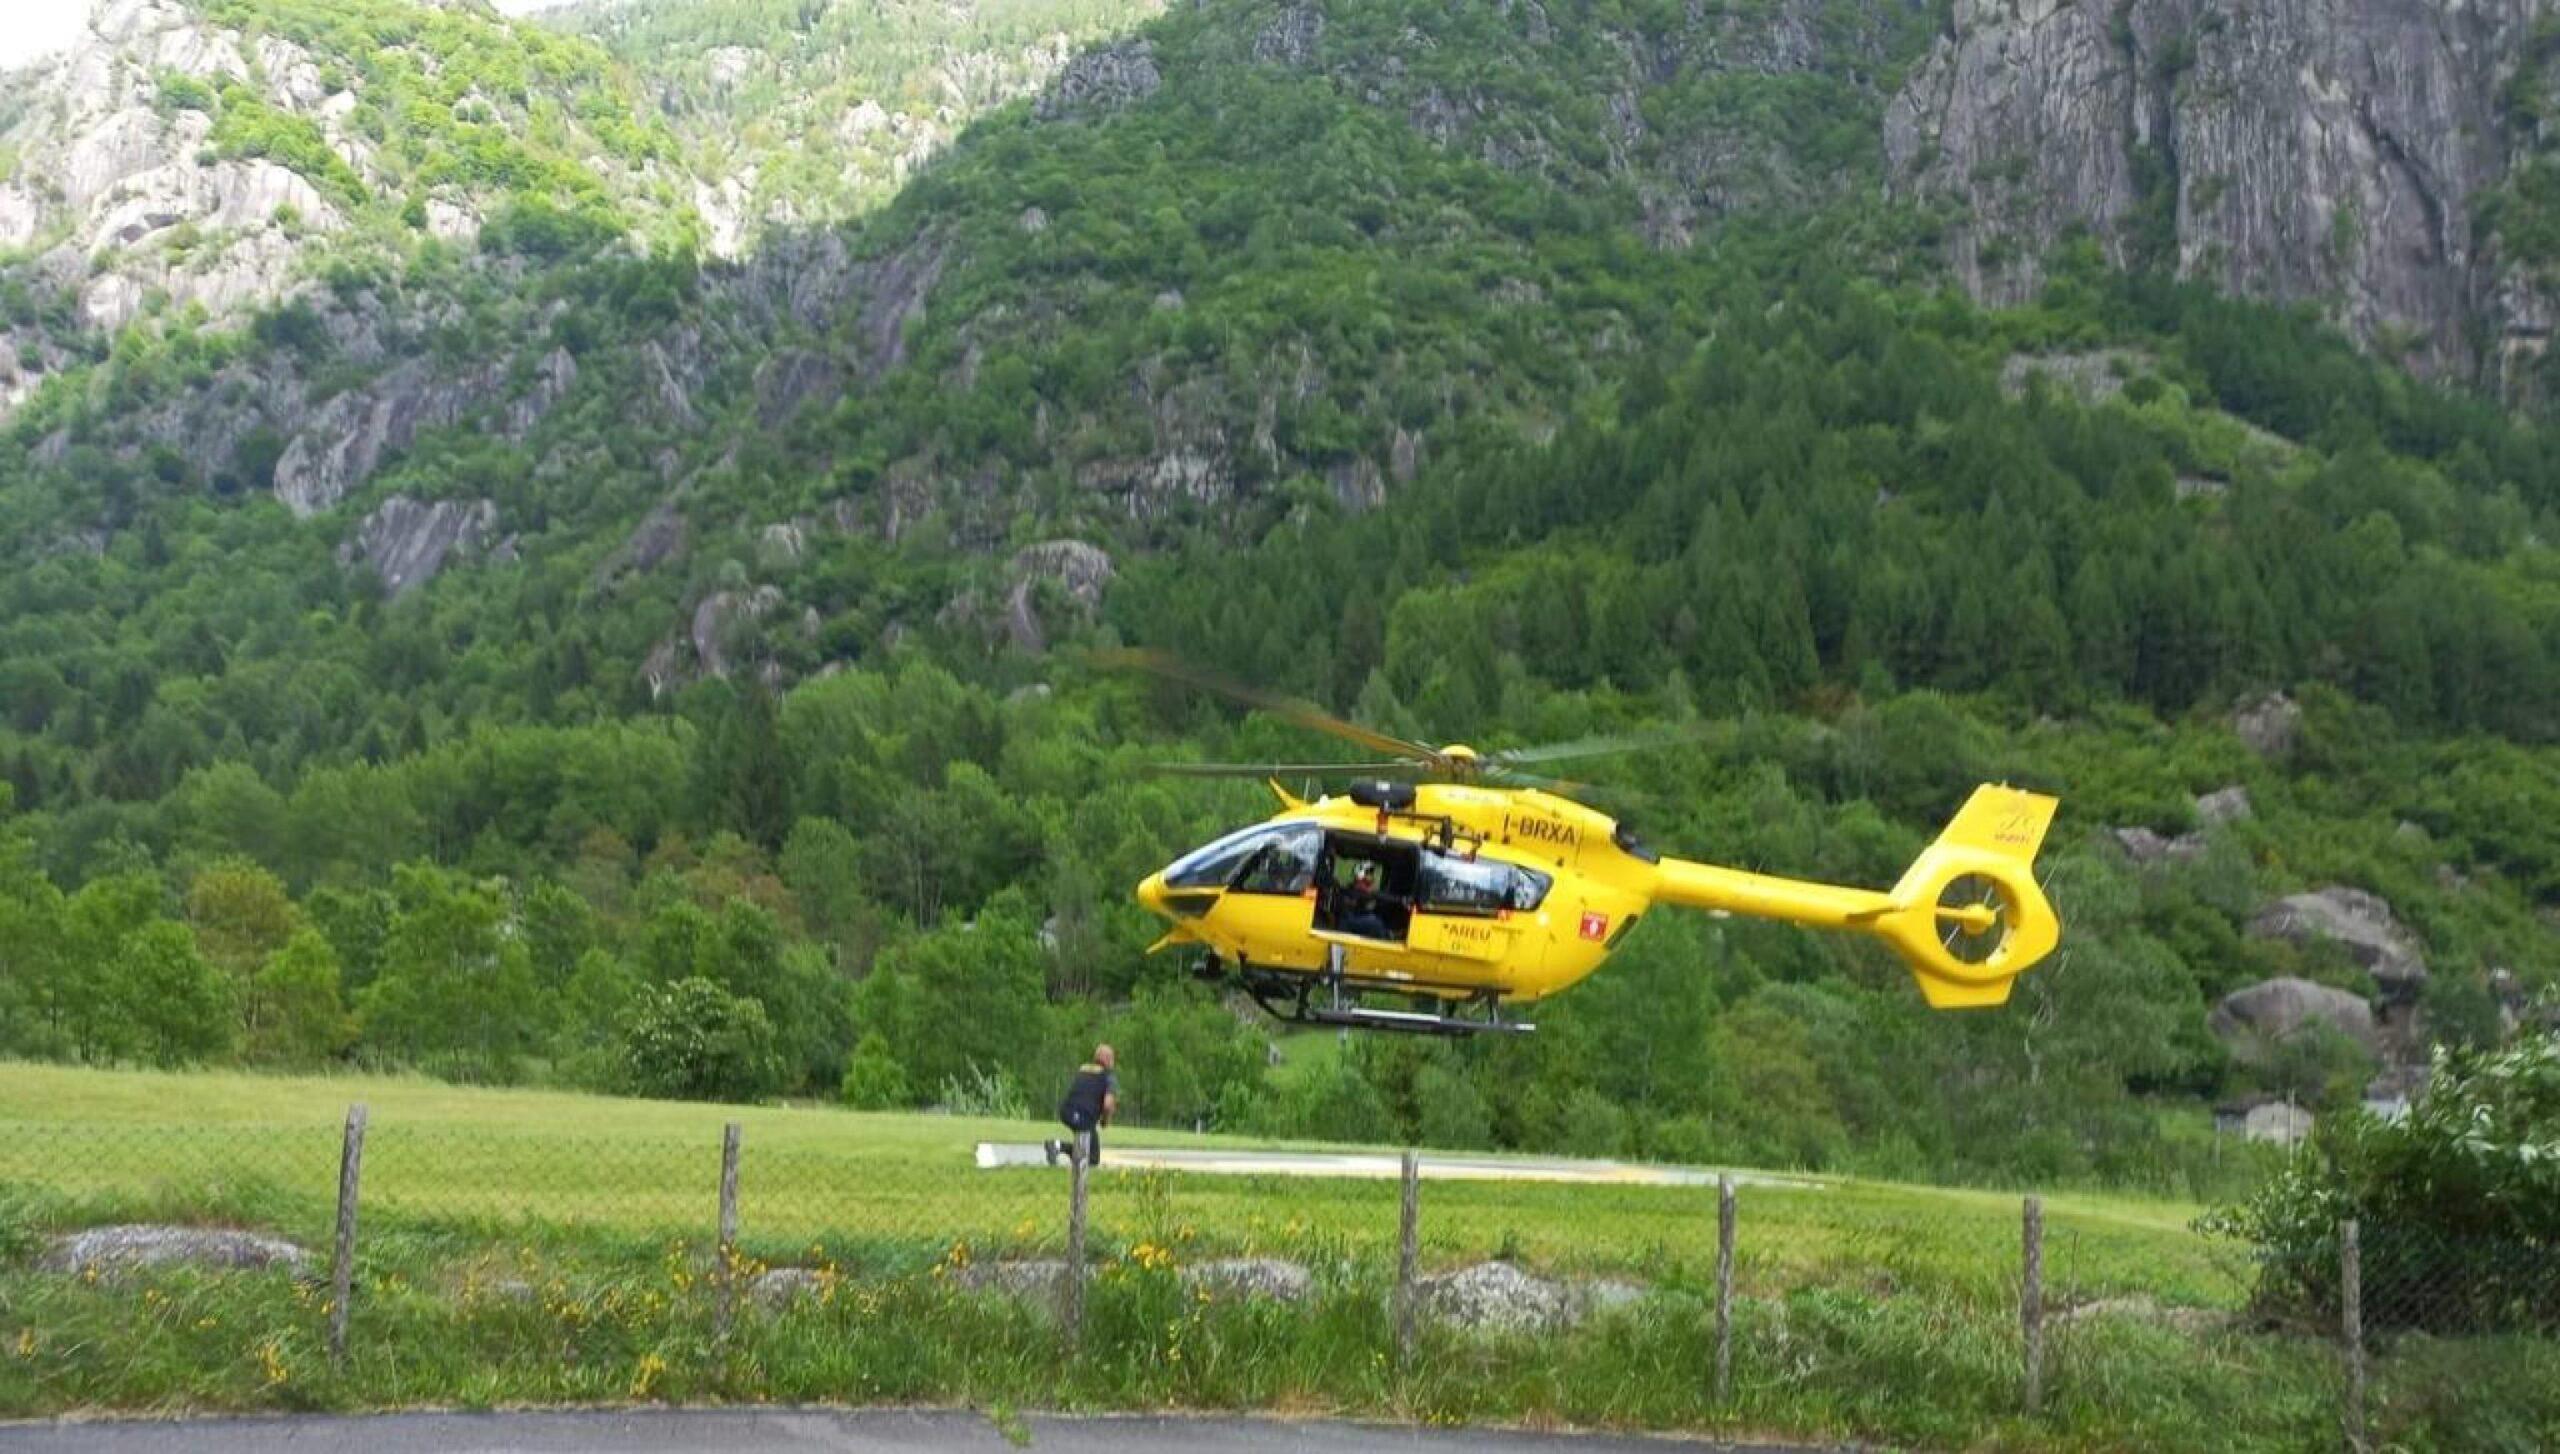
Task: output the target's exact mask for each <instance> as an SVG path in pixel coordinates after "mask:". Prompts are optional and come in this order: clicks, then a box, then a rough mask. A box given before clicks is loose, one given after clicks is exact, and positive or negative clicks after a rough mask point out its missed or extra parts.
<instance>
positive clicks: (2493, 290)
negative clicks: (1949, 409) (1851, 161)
mask: <svg viewBox="0 0 2560 1454" xmlns="http://www.w3.org/2000/svg"><path fill="white" fill-rule="evenodd" d="M2553 13H2554V7H2553V5H2552V4H2551V3H2550V0H2445V3H2424V0H2252V3H2250V4H2245V5H2233V4H2226V3H2221V0H1956V4H1955V8H1954V12H1953V15H1954V24H1953V28H1952V31H1951V33H1950V34H1948V35H1946V36H1944V37H1942V38H1941V39H1940V40H1939V41H1938V43H1937V45H1936V47H1935V48H1934V49H1933V50H1932V51H1931V52H1930V54H1929V55H1928V57H1927V58H1926V59H1925V60H1924V61H1923V62H1922V63H1921V64H1920V65H1919V66H1918V67H1917V68H1915V70H1914V71H1913V73H1912V74H1911V76H1910V77H1909V79H1908V81H1907V82H1906V84H1905V86H1904V88H1903V90H1902V92H1901V93H1900V95H1899V96H1897V97H1896V99H1895V101H1894V103H1893V106H1892V108H1891V111H1890V113H1889V115H1888V118H1887V122H1886V128H1885V150H1886V154H1887V158H1888V161H1889V163H1890V167H1891V172H1892V179H1893V181H1892V185H1893V187H1894V189H1895V191H1896V192H1898V193H1899V194H1901V195H1903V196H1906V197H1916V198H1923V199H1939V200H1943V201H1945V202H1947V203H1949V204H1951V207H1952V212H1953V222H1954V225H1953V229H1952V233H1951V244H1952V246H1951V260H1952V262H1953V264H1954V266H1955V268H1956V271H1957V272H1958V274H1959V275H1960V276H1961V277H1962V279H1963V280H1964V282H1965V284H1966V286H1967V287H1969V288H1971V289H1972V290H1973V292H1974V293H1975V294H1976V295H1977V296H1980V297H1983V298H1986V299H1989V300H1992V301H1995V302H2003V303H2006V302H2015V301H2018V300H2021V299H2024V298H2026V297H2029V296H2032V295H2033V294H2034V293H2035V291H2036V290H2037V288H2038V287H2039V286H2040V285H2041V283H2042V280H2043V274H2042V268H2043V261H2044V255H2045V253H2046V252H2047V251H2048V250H2049V249H2050V248H2051V247H2052V246H2053V245H2055V244H2056V243H2057V242H2059V241H2061V240H2062V239H2063V237H2064V236H2065V235H2066V234H2067V233H2069V232H2070V231H2072V230H2073V229H2076V228H2084V227H2085V228H2087V229H2088V230H2089V231H2090V232H2091V233H2093V234H2094V235H2095V237H2096V239H2097V241H2098V243H2099V245H2100V246H2101V247H2102V248H2103V249H2104V250H2105V252H2106V254H2107V256H2108V258H2109V259H2110V260H2111V261H2113V262H2116V263H2118V264H2124V265H2145V264H2148V265H2158V266H2165V267H2174V268H2175V269H2176V270H2177V271H2178V272H2179V273H2180V274H2182V275H2184V276H2188V277H2194V278H2201V279H2204V280H2207V281H2209V282H2212V283H2214V284H2216V285H2218V286H2220V287H2222V288H2224V289H2227V290H2229V291H2232V292H2235V293H2242V294H2249V295H2254V296H2259V297H2267V298H2274V299H2279V300H2284V301H2298V302H2306V303H2311V304H2315V305H2317V306H2319V307H2320V308H2322V309H2323V310H2325V311H2326V312H2328V313H2329V314H2330V315H2331V316H2332V317H2334V318H2335V319H2336V320H2337V321H2338V322H2340V323H2341V324H2342V325H2344V326H2345V327H2347V328H2348V329H2349V330H2350V331H2352V332H2354V333H2355V334H2356V335H2357V336H2359V337H2360V338H2362V339H2364V340H2366V341H2367V342H2368V343H2373V344H2377V345H2380V346H2382V347H2384V348H2385V349H2386V350H2387V351H2390V352H2392V353H2395V354H2398V355H2400V356H2402V357H2403V358H2405V359H2406V361H2407V362H2409V363H2410V364H2411V365H2412V366H2414V367H2416V368H2418V369H2420V370H2422V371H2426V372H2433V373H2442V374H2451V375H2455V376H2459V377H2467V378H2483V379H2486V380H2489V381H2492V382H2500V381H2504V380H2506V379H2507V378H2509V377H2510V376H2512V375H2514V374H2516V373H2517V372H2518V371H2519V370H2518V366H2519V365H2520V364H2521V363H2523V362H2526V361H2527V360H2529V359H2531V358H2534V357H2538V356H2539V353H2540V349H2541V346H2542V340H2543V339H2544V338H2545V337H2546V336H2547V334H2548V331H2549V326H2550V304H2549V301H2548V298H2547V297H2546V296H2545V294H2544V293H2543V291H2542V290H2541V289H2540V288H2539V287H2538V286H2537V285H2536V284H2535V283H2534V282H2533V281H2532V280H2531V278H2530V277H2529V276H2528V275H2527V274H2526V272H2525V271H2524V269H2523V268H2522V267H2521V266H2520V265H2519V263H2518V262H2517V261H2515V260H2513V259H2511V258H2509V257H2506V256H2502V249H2501V248H2500V247H2499V246H2498V245H2497V242H2496V240H2495V239H2494V238H2493V237H2491V236H2487V235H2484V229H2483V228H2482V227H2481V226H2480V220H2481V218H2480V213H2481V209H2480V206H2479V203H2480V201H2481V199H2483V198H2484V197H2487V196H2490V195H2492V194H2493V193H2494V192H2495V191H2496V190H2497V189H2498V188H2499V187H2500V186H2501V185H2502V183H2503V182H2504V181H2505V180H2506V178H2507V177H2508V175H2509V173H2510V171H2511V169H2512V168H2514V167H2515V166H2516V165H2518V164H2519V162H2520V161H2521V160H2522V158H2523V156H2524V154H2525V153H2526V152H2528V151H2529V150H2530V149H2531V148H2532V147H2533V146H2534V145H2535V143H2536V141H2537V139H2538V138H2537V137H2536V136H2534V135H2533V134H2532V129H2531V128H2530V127H2529V126H2527V125H2522V124H2520V121H2521V118H2520V117H2519V116H2518V114H2517V108H2516V106H2515V104H2514V102H2515V99H2516V96H2515V89H2514V88H2515V85H2516V82H2517V78H2518V75H2519V73H2520V71H2521V70H2522V69H2523V68H2524V67H2525V66H2526V64H2527V59H2528V52H2529V49H2530V43H2531V42H2532V41H2533V39H2534V38H2535V35H2536V33H2537V27H2538V26H2542V25H2546V24H2547V23H2548V21H2549V18H2550V17H2551V16H2552V14H2553Z"/></svg>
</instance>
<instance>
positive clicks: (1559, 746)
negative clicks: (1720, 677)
mask: <svg viewBox="0 0 2560 1454" xmlns="http://www.w3.org/2000/svg"><path fill="white" fill-rule="evenodd" d="M1704 735H1705V733H1704V731H1703V730H1702V729H1700V728H1697V727H1668V728H1664V729H1662V730H1660V731H1656V732H1619V733H1610V734H1606V735H1603V736H1597V737H1577V738H1575V739H1573V740H1572V741H1570V742H1551V743H1548V744H1546V745H1545V746H1543V747H1509V748H1504V749H1502V750H1501V751H1498V752H1488V753H1486V754H1485V755H1484V760H1485V761H1486V762H1489V763H1492V764H1494V765H1496V766H1502V767H1509V766H1515V765H1518V764H1523V763H1532V762H1569V761H1571V760H1573V759H1574V758H1577V757H1606V756H1608V755H1610V754H1611V753H1618V752H1650V751H1652V750H1653V749H1655V748H1659V747H1678V746H1680V745H1681V744H1683V743H1689V742H1696V741H1698V740H1699V739H1700V738H1701V737H1703V736H1704Z"/></svg>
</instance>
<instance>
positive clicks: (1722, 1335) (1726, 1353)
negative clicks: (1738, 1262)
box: [1716, 1176, 1734, 1403]
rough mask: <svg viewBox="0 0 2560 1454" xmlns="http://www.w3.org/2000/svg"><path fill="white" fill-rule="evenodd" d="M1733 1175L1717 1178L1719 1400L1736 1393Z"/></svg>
mask: <svg viewBox="0 0 2560 1454" xmlns="http://www.w3.org/2000/svg"><path fill="white" fill-rule="evenodd" d="M1733 1234H1734V1205H1733V1178H1732V1177H1730V1176H1719V1177H1717V1178H1716V1400H1717V1402H1719V1403H1721V1402H1723V1401H1724V1400H1726V1399H1729V1398H1731V1397H1732V1396H1733Z"/></svg>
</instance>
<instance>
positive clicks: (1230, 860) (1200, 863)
mask: <svg viewBox="0 0 2560 1454" xmlns="http://www.w3.org/2000/svg"><path fill="white" fill-rule="evenodd" d="M1314 831H1315V830H1314V829H1313V828H1312V827H1310V826H1309V825H1306V824H1301V823H1280V824H1272V823H1257V824H1255V825H1254V826H1252V827H1250V828H1241V829H1238V830H1237V831H1235V832H1233V833H1230V834H1228V835H1227V836H1226V837H1224V838H1221V839H1219V840H1218V841H1217V842H1215V843H1212V844H1209V845H1208V846H1207V847H1205V848H1195V849H1193V850H1191V851H1190V852H1189V853H1186V854H1184V855H1182V856H1181V857H1180V858H1177V859H1175V860H1174V861H1173V865H1172V867H1170V868H1167V869H1166V870H1165V871H1164V883H1165V887H1166V888H1170V889H1222V888H1225V887H1226V886H1227V885H1228V884H1230V883H1232V882H1234V881H1235V877H1236V870H1237V869H1239V868H1242V867H1243V866H1244V864H1245V861H1246V860H1247V859H1250V858H1252V857H1253V856H1254V855H1255V854H1256V853H1257V852H1259V851H1260V850H1261V849H1263V848H1264V847H1265V846H1267V845H1270V844H1272V843H1274V842H1275V841H1286V842H1295V841H1298V840H1301V839H1303V840H1305V841H1306V842H1307V844H1308V851H1307V855H1306V862H1307V869H1308V872H1309V873H1313V872H1314V869H1315V855H1314V850H1313V841H1314V840H1313V838H1312V836H1311V835H1312V834H1313V833H1314ZM1299 887H1301V888H1303V887H1305V885H1303V884H1301V885H1300V886H1299ZM1285 892H1290V893H1295V892H1297V890H1295V889H1290V890H1285Z"/></svg>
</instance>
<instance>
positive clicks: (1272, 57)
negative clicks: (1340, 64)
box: [1253, 4, 1324, 67]
mask: <svg viewBox="0 0 2560 1454" xmlns="http://www.w3.org/2000/svg"><path fill="white" fill-rule="evenodd" d="M1323 39H1324V12H1323V11H1322V10H1320V9H1317V8H1316V7H1315V6H1313V5H1309V4H1298V5H1292V6H1290V7H1288V8H1287V9H1285V10H1283V11H1281V12H1280V13H1279V14H1277V15H1275V16H1273V17H1271V22H1270V24H1268V25H1265V26H1263V27H1262V31H1261V33H1260V34H1258V35H1256V36H1255V37H1254V38H1253V58H1254V59H1255V60H1257V61H1260V62H1262V63H1263V64H1264V65H1278V66H1292V67H1303V66H1308V65H1312V64H1314V63H1315V59H1316V47H1317V45H1318V44H1319V43H1321V42H1322V41H1323Z"/></svg>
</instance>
